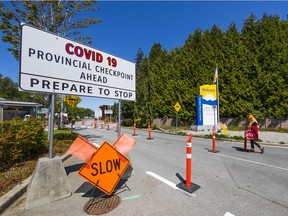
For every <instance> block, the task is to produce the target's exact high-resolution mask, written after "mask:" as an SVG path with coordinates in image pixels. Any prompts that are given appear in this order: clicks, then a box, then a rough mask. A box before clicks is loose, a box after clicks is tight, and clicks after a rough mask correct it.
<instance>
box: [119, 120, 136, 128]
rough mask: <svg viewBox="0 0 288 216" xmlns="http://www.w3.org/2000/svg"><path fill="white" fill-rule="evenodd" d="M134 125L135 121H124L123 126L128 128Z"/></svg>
mask: <svg viewBox="0 0 288 216" xmlns="http://www.w3.org/2000/svg"><path fill="white" fill-rule="evenodd" d="M133 124H134V120H133V119H124V120H123V121H122V125H123V126H126V127H130V126H133Z"/></svg>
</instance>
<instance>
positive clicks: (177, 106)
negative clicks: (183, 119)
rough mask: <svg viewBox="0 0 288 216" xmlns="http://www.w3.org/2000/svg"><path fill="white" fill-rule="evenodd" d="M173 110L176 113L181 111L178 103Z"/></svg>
mask: <svg viewBox="0 0 288 216" xmlns="http://www.w3.org/2000/svg"><path fill="white" fill-rule="evenodd" d="M174 108H175V110H176V112H179V110H180V109H181V106H180V104H179V103H178V102H176V104H175V105H174Z"/></svg>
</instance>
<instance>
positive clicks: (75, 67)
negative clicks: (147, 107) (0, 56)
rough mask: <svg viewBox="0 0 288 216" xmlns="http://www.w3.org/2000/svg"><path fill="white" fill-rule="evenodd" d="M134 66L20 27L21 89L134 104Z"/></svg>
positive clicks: (70, 41) (58, 38)
mask: <svg viewBox="0 0 288 216" xmlns="http://www.w3.org/2000/svg"><path fill="white" fill-rule="evenodd" d="M135 80H136V75H135V64H134V63H133V62H129V61H127V60H124V59H121V58H118V57H116V56H113V55H110V54H108V53H105V52H102V51H100V50H96V49H94V48H91V47H88V46H86V45H83V44H81V43H77V42H75V41H72V40H69V39H67V38H64V37H61V36H58V35H55V34H51V33H49V32H46V31H43V30H40V29H36V28H34V27H31V26H29V25H26V24H24V25H22V39H21V61H20V88H21V89H22V90H27V91H38V92H45V93H56V94H69V95H79V96H90V97H102V98H111V99H121V100H130V101H134V100H135V97H136V92H135V91H136V88H135Z"/></svg>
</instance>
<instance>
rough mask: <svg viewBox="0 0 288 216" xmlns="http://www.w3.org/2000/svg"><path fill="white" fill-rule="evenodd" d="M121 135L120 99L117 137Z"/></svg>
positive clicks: (119, 103)
mask: <svg viewBox="0 0 288 216" xmlns="http://www.w3.org/2000/svg"><path fill="white" fill-rule="evenodd" d="M120 136H121V100H119V102H118V137H120Z"/></svg>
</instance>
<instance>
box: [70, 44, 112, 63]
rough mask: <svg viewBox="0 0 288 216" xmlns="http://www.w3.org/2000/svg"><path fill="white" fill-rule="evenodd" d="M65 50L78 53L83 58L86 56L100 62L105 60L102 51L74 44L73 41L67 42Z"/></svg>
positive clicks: (74, 53) (72, 53)
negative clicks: (98, 51)
mask: <svg viewBox="0 0 288 216" xmlns="http://www.w3.org/2000/svg"><path fill="white" fill-rule="evenodd" d="M65 51H66V52H67V53H68V54H69V55H76V56H77V57H79V58H82V57H83V56H84V57H85V58H86V59H87V60H92V61H96V62H98V63H102V62H103V56H102V54H101V53H97V52H94V51H92V50H88V49H87V48H83V47H81V46H74V45H73V44H72V43H67V44H66V45H65ZM114 64H115V63H114Z"/></svg>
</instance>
